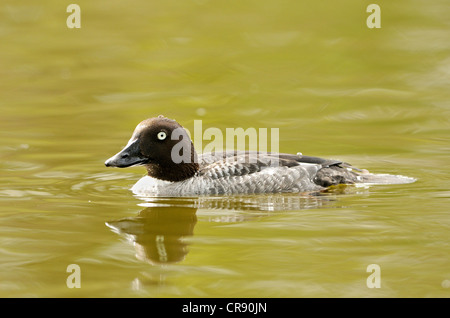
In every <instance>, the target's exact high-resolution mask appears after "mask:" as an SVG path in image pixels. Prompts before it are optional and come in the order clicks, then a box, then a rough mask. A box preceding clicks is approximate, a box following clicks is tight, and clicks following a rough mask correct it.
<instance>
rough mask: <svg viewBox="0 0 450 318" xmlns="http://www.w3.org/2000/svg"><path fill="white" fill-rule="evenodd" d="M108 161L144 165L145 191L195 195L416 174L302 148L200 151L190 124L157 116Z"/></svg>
mask: <svg viewBox="0 0 450 318" xmlns="http://www.w3.org/2000/svg"><path fill="white" fill-rule="evenodd" d="M105 165H106V166H107V167H118V168H126V167H131V166H137V165H142V166H144V167H145V168H146V169H147V176H144V177H143V178H141V179H140V180H139V181H138V182H137V183H136V184H135V185H134V186H133V187H132V189H131V190H132V191H133V193H135V194H137V195H141V196H173V197H179V196H197V195H217V194H224V195H231V194H254V193H255V194H256V193H281V192H308V191H320V190H324V189H327V188H328V187H330V186H333V185H338V184H355V183H366V184H380V183H381V184H398V183H410V182H413V181H415V179H413V178H409V177H404V176H397V175H389V174H372V173H369V172H368V171H367V170H361V169H358V168H355V167H353V166H351V165H350V164H348V163H345V162H342V161H339V160H330V159H322V158H318V157H310V156H304V155H302V154H301V153H298V154H285V153H270V152H256V151H224V152H214V153H204V154H197V152H196V151H195V149H194V145H193V143H192V141H191V139H190V137H189V135H188V134H187V132H186V130H185V129H184V128H183V127H182V126H181V125H180V124H179V123H177V122H176V121H175V120H172V119H169V118H166V117H163V116H158V117H155V118H149V119H146V120H144V121H142V122H141V123H139V124H138V125H137V127H136V129H135V130H134V132H133V135H132V136H131V139H130V140H129V142H128V144H127V145H126V146H125V147H124V148H123V149H122V150H121V151H120V152H119V153H117V154H116V155H114V156H113V157H111V158H109V159H108V160H106V162H105Z"/></svg>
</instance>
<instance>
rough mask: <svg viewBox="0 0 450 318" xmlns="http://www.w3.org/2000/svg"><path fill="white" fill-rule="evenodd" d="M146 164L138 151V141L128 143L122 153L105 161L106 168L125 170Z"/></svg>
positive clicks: (146, 160) (145, 159) (146, 159)
mask: <svg viewBox="0 0 450 318" xmlns="http://www.w3.org/2000/svg"><path fill="white" fill-rule="evenodd" d="M147 162H148V158H144V157H143V156H142V154H141V151H140V149H139V140H135V141H133V142H131V143H129V144H128V145H127V146H126V147H125V148H124V149H123V150H122V151H120V152H119V153H118V154H116V155H114V156H113V157H111V158H109V159H108V160H106V161H105V166H107V167H117V168H126V167H131V166H137V165H143V164H145V163H147Z"/></svg>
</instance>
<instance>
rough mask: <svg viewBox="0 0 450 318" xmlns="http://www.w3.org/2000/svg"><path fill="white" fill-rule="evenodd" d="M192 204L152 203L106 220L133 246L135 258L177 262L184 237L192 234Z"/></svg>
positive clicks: (184, 247) (184, 248) (184, 251)
mask: <svg viewBox="0 0 450 318" xmlns="http://www.w3.org/2000/svg"><path fill="white" fill-rule="evenodd" d="M196 211H197V209H196V208H193V207H180V206H154V207H148V208H145V209H144V210H142V211H141V212H140V213H139V216H137V217H130V218H124V219H121V220H117V221H111V222H107V223H106V225H107V226H109V227H110V228H111V229H112V230H113V231H114V232H116V233H118V234H121V235H125V236H126V237H127V238H129V239H130V240H131V241H132V242H133V243H134V247H135V249H136V258H137V259H139V260H142V261H146V262H149V263H150V264H154V265H158V264H165V263H177V262H180V261H182V260H183V259H184V258H185V256H186V254H187V253H188V249H187V245H188V244H187V243H186V242H184V241H183V238H184V237H188V236H192V235H193V234H194V226H195V224H196V223H197V216H196V214H195V212H196Z"/></svg>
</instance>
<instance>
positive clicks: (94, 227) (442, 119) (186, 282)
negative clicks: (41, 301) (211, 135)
mask: <svg viewBox="0 0 450 318" xmlns="http://www.w3.org/2000/svg"><path fill="white" fill-rule="evenodd" d="M76 3H77V4H78V5H79V6H80V8H81V28H80V29H69V28H68V27H67V25H66V19H67V17H68V16H69V13H67V12H66V7H67V5H69V4H70V2H67V3H64V2H61V1H50V0H41V1H31V0H28V1H20V2H18V1H12V0H2V2H1V4H0V45H1V50H0V296H1V297H449V295H450V294H449V293H450V266H449V263H450V256H449V255H450V247H449V239H450V236H449V233H450V232H449V230H450V218H449V203H450V200H449V198H450V190H449V186H450V178H449V167H450V165H449V154H450V138H449V137H450V89H449V88H450V22H449V21H450V20H449V16H450V6H449V3H448V0H434V1H425V0H420V1H419V0H408V1H406V0H399V1H385V0H383V1H377V2H376V3H377V4H379V5H380V8H381V28H379V29H369V28H368V27H367V25H366V19H367V17H368V16H369V13H367V12H366V8H367V6H368V5H369V4H370V3H372V1H350V0H344V1H331V0H329V1H316V2H313V1H294V0H291V1H288V0H286V1H285V0H282V1H274V0H258V1H256V0H253V1H247V0H245V1H235V0H229V1H215V0H209V1H208V0H195V1H194V0H187V1H174V0H168V1H144V0H138V1H132V2H127V1H119V0H112V1H111V0H109V1H104V0H100V1H95V2H94V1H87V0H79V1H77V2H76ZM160 114H163V115H165V116H168V117H170V118H174V119H176V120H177V121H179V122H180V123H181V124H182V125H183V126H185V127H186V128H188V129H190V130H191V131H193V128H194V126H193V124H194V120H202V124H203V128H204V129H206V128H209V127H216V128H219V129H220V130H221V131H225V130H226V128H237V127H243V128H249V127H254V128H268V129H270V128H278V129H279V135H280V139H279V150H280V151H281V152H288V153H297V152H302V153H303V154H306V155H312V156H320V157H325V158H335V159H340V160H345V161H347V162H350V163H352V164H353V165H355V166H358V167H360V168H365V169H368V170H370V171H372V172H379V173H391V174H402V175H406V176H410V177H414V178H417V181H416V182H415V183H412V184H404V185H390V186H386V185H385V186H371V187H362V188H355V187H348V188H346V189H338V191H334V192H331V193H328V194H326V195H323V196H311V195H304V194H300V195H299V194H285V195H281V194H279V195H257V196H243V197H227V196H223V197H211V198H183V199H176V198H147V199H146V200H143V199H142V198H138V197H135V196H133V194H132V193H131V192H130V191H129V188H130V187H131V186H132V185H133V184H134V183H135V182H136V181H137V180H138V179H139V178H140V177H142V176H143V175H144V173H145V170H144V169H143V168H139V167H134V168H129V169H112V168H106V167H105V166H104V164H103V163H104V161H105V160H106V159H107V158H109V157H110V156H112V155H113V154H115V153H116V152H117V151H119V150H120V149H121V148H122V147H123V146H124V145H125V144H126V142H127V140H128V139H129V137H130V136H131V133H132V131H133V129H134V127H135V126H136V125H137V123H139V122H140V121H141V120H143V119H145V118H148V117H153V116H157V115H160ZM341 190H342V191H341ZM70 264H76V265H78V266H79V269H80V273H81V286H80V288H69V287H68V285H67V279H68V278H69V275H70V274H71V273H68V272H67V268H68V266H69V265H70ZM370 264H377V265H379V268H380V270H381V276H380V280H381V286H380V288H368V285H367V278H368V277H369V275H370V274H371V273H368V272H367V267H368V266H369V265H370Z"/></svg>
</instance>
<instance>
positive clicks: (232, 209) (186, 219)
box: [106, 194, 334, 265]
mask: <svg viewBox="0 0 450 318" xmlns="http://www.w3.org/2000/svg"><path fill="white" fill-rule="evenodd" d="M145 201H146V202H145V203H142V204H140V205H142V206H145V207H146V208H145V209H143V210H142V211H141V212H139V215H138V216H136V217H128V218H123V219H120V220H116V221H110V222H106V225H107V226H108V227H110V228H111V229H112V231H114V232H116V233H118V234H120V235H123V236H125V237H127V238H128V239H129V240H130V241H132V242H133V244H134V247H135V249H136V257H137V258H138V259H139V260H142V261H145V262H148V263H150V264H152V265H163V264H170V263H178V262H181V261H183V260H184V259H185V257H186V255H187V253H188V252H189V250H188V244H189V243H188V240H187V238H189V237H190V236H193V235H194V227H195V225H196V223H197V216H199V217H200V218H201V219H202V221H207V222H243V221H250V220H252V219H257V218H261V217H267V216H269V215H272V213H274V212H277V211H296V210H304V209H312V208H317V207H323V206H324V205H326V204H329V203H331V202H333V201H334V200H333V199H332V198H331V197H329V196H314V195H298V194H293V195H286V194H278V195H261V196H242V197H226V198H224V197H196V198H161V197H155V198H148V197H147V198H145Z"/></svg>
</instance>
